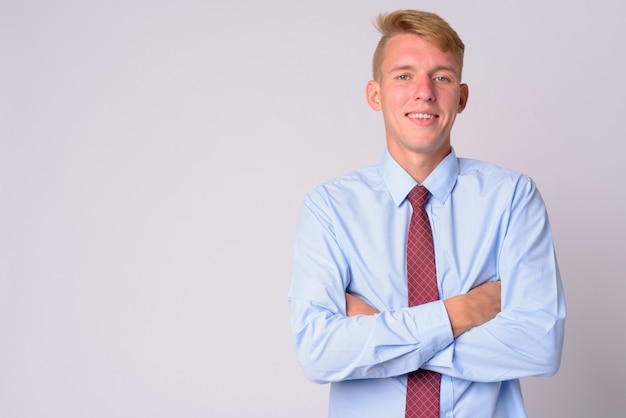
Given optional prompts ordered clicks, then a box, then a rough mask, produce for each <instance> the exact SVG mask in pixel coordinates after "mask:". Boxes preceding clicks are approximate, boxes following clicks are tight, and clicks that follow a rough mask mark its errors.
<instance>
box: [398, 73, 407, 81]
mask: <svg viewBox="0 0 626 418" xmlns="http://www.w3.org/2000/svg"><path fill="white" fill-rule="evenodd" d="M408 79H409V75H408V74H400V75H399V76H398V80H402V81H407V80H408Z"/></svg>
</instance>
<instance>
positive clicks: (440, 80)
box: [434, 75, 450, 83]
mask: <svg viewBox="0 0 626 418" xmlns="http://www.w3.org/2000/svg"><path fill="white" fill-rule="evenodd" d="M434 80H435V81H439V82H442V83H445V82H448V81H450V79H449V78H448V77H446V76H443V75H438V76H437V77H435V78H434Z"/></svg>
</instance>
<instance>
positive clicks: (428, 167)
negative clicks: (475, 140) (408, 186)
mask: <svg viewBox="0 0 626 418" xmlns="http://www.w3.org/2000/svg"><path fill="white" fill-rule="evenodd" d="M388 149H389V154H390V155H391V156H392V157H393V159H394V160H396V162H397V163H398V164H400V166H401V167H402V168H404V170H405V171H406V172H407V173H409V175H410V176H411V177H413V180H415V181H416V182H417V183H419V184H422V183H423V182H424V180H426V178H427V177H428V176H429V175H430V173H432V172H433V170H434V169H435V168H437V166H438V165H439V163H441V161H443V160H444V158H446V157H447V156H448V154H450V152H452V148H451V147H448V148H445V149H443V150H440V151H438V152H434V153H421V152H397V150H395V149H392V148H391V147H389V148H388Z"/></svg>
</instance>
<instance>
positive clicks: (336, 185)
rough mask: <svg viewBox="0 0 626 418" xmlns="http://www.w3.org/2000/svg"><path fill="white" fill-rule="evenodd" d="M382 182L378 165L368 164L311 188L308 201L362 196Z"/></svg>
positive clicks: (340, 199) (343, 199)
mask: <svg viewBox="0 0 626 418" xmlns="http://www.w3.org/2000/svg"><path fill="white" fill-rule="evenodd" d="M383 184H384V181H383V178H382V175H381V170H380V166H369V167H364V168H361V169H358V170H354V171H352V172H350V173H347V174H344V175H342V176H339V177H335V178H333V179H331V180H328V181H326V182H325V183H322V184H320V185H318V186H317V187H315V188H314V189H313V190H311V191H310V192H309V193H308V194H307V196H306V200H308V201H318V202H319V201H320V200H322V201H335V202H340V201H345V200H347V199H354V198H358V197H359V196H362V195H363V194H364V193H367V192H368V191H369V192H371V191H372V190H375V189H378V188H380V187H381V186H382V185H383Z"/></svg>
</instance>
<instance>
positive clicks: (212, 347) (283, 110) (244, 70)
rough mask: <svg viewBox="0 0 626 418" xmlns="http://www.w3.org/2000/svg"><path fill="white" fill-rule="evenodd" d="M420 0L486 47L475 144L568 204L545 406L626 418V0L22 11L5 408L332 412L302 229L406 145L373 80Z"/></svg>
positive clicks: (468, 115)
mask: <svg viewBox="0 0 626 418" xmlns="http://www.w3.org/2000/svg"><path fill="white" fill-rule="evenodd" d="M397 8H421V9H426V10H430V11H434V12H437V13H439V14H440V15H441V16H442V17H444V18H445V19H446V20H448V21H449V22H450V23H451V24H452V26H453V27H455V28H456V29H457V31H458V32H459V34H460V35H461V37H462V38H463V40H464V41H465V43H466V45H467V52H466V62H465V71H464V81H466V82H467V83H469V85H470V101H469V105H468V108H467V110H466V111H465V112H464V113H463V114H462V115H460V117H459V118H458V119H457V125H456V128H455V130H454V132H453V144H454V146H455V148H456V150H457V153H458V154H459V155H461V156H466V157H474V158H479V159H483V160H487V161H491V162H495V163H497V164H499V165H502V166H506V167H509V168H513V169H516V170H519V171H522V172H525V173H526V174H528V175H530V176H531V177H532V178H533V179H534V180H535V181H536V182H537V184H538V185H539V188H540V190H541V191H542V194H543V196H544V199H545V200H546V203H547V205H548V208H549V212H550V215H551V220H552V224H553V230H554V235H555V240H556V245H557V251H558V255H559V261H560V266H561V270H562V275H563V281H564V285H565V289H566V295H567V300H568V308H569V317H568V320H567V333H566V345H565V351H564V355H563V363H562V368H561V371H560V372H559V374H557V375H556V376H555V377H553V378H549V379H537V378H530V379H525V380H524V381H523V385H524V389H525V399H526V403H527V406H528V410H529V413H530V415H531V417H537V418H542V417H568V418H569V417H594V418H596V417H611V418H613V417H617V416H624V415H625V414H626V408H625V407H624V399H623V397H624V394H625V393H626V384H625V383H624V375H625V374H626V360H624V352H626V342H625V337H624V326H623V318H624V314H623V312H624V304H623V296H624V293H625V291H626V285H625V284H624V282H625V280H624V279H625V274H624V260H625V257H624V249H625V245H624V235H625V233H626V228H625V223H626V222H625V219H624V214H625V213H626V201H625V195H626V193H625V191H626V190H625V187H624V181H623V171H624V166H625V165H626V158H625V156H624V152H625V146H624V141H625V140H626V127H625V126H626V125H625V124H624V118H625V116H624V110H625V105H624V97H625V96H626V83H625V81H624V78H625V74H626V62H625V58H624V51H625V47H626V45H625V41H624V40H625V39H626V29H625V25H624V12H625V11H626V7H625V6H623V4H622V3H621V2H618V1H615V0H610V1H609V0H595V1H593V2H589V1H582V0H577V1H565V0H560V1H550V2H546V1H538V0H529V1H525V2H507V1H496V0H488V1H472V2H469V1H445V2H435V1H384V2H383V1H373V0H368V1H364V0H342V1H329V0H318V1H316V2H294V1H287V0H269V1H265V2H253V1H233V2H227V1H220V2H217V1H200V0H197V1H194V0H177V1H164V0H156V1H155V0H151V1H148V0H124V1H121V0H113V1H97V0H92V1H89V0H84V1H79V0H75V1H71V0H66V1H60V0H57V1H44V0H20V1H8V0H1V1H0V417H3V418H5V417H6V418H22V417H28V418H41V417H54V418H56V417H59V418H61V417H62V418H72V417H120V418H121V417H150V418H159V417H194V418H195V417H274V418H277V417H278V418H280V417H286V418H291V417H301V418H308V417H311V418H313V417H323V416H325V414H326V407H327V390H328V387H327V386H319V385H315V384H313V383H309V382H308V381H306V380H305V378H304V377H303V375H302V372H301V370H300V368H299V365H298V364H297V362H296V360H295V356H294V354H293V347H292V342H291V337H290V334H289V325H288V324H289V318H288V307H287V300H286V293H287V287H288V282H289V273H290V262H291V246H292V240H293V233H294V228H295V222H296V218H297V216H298V213H299V210H300V203H301V201H302V198H303V197H304V194H305V193H306V192H308V191H309V190H310V189H311V188H313V187H314V186H315V185H317V184H319V183H321V182H323V181H325V180H328V179H330V178H331V177H334V176H337V175H340V174H343V173H346V172H348V171H351V170H352V169H355V168H359V167H362V166H365V165H370V164H376V163H378V161H379V159H380V156H381V155H382V151H383V146H384V137H383V127H382V118H381V116H380V114H377V113H375V112H373V111H371V110H370V109H369V108H368V107H367V105H366V103H365V98H364V88H365V84H366V82H367V81H368V80H369V78H370V60H371V55H372V52H373V49H374V46H375V43H376V42H377V40H378V34H377V33H376V31H375V29H374V28H373V25H372V21H373V19H374V17H375V15H376V14H377V13H379V12H381V11H391V10H394V9H397ZM244 392H245V393H244ZM383 418H384V417H383Z"/></svg>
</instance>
